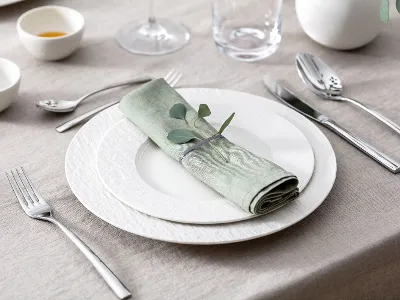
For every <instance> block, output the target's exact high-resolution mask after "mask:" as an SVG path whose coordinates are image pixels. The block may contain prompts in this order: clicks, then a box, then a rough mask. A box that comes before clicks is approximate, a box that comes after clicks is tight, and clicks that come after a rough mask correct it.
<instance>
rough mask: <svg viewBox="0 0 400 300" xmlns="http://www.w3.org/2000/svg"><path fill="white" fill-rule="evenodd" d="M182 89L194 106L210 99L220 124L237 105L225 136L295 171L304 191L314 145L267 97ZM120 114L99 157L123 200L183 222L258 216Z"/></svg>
mask: <svg viewBox="0 0 400 300" xmlns="http://www.w3.org/2000/svg"><path fill="white" fill-rule="evenodd" d="M183 94H184V98H185V99H186V100H187V101H188V102H189V104H190V105H192V106H193V107H195V108H197V107H198V106H199V104H201V103H204V102H205V101H206V102H207V104H208V105H209V106H210V108H211V111H212V115H211V116H210V117H208V118H207V120H208V121H209V122H210V123H211V124H213V125H214V127H215V128H219V127H220V126H221V123H222V122H223V121H224V119H225V118H226V116H227V115H229V114H230V113H231V112H233V111H235V112H236V115H235V118H234V119H233V121H232V123H231V124H230V126H229V127H228V128H227V129H226V130H225V131H224V136H225V137H226V138H228V139H229V140H230V141H232V142H233V143H235V144H237V145H239V146H241V147H243V148H246V149H247V150H249V151H251V152H253V153H254V154H257V155H259V156H261V157H264V158H266V159H268V160H270V161H272V162H274V163H276V164H277V165H279V166H281V167H282V168H284V169H285V170H287V171H289V172H291V173H293V174H295V175H296V176H297V177H298V179H299V189H300V191H302V190H303V189H304V188H305V186H306V185H307V183H308V182H309V181H310V179H311V176H312V173H313V170H314V153H313V150H312V148H311V145H310V143H309V142H308V140H307V138H306V137H305V136H304V135H303V133H302V132H301V131H300V130H298V129H297V128H296V127H295V126H294V125H293V124H292V123H290V122H289V121H287V120H286V119H284V118H282V117H281V116H279V115H277V114H273V113H269V112H267V111H268V105H267V104H266V102H265V101H264V102H261V101H257V100H256V101H254V96H253V95H250V94H243V93H235V94H233V95H232V94H230V95H229V97H226V98H224V97H225V95H224V93H221V92H216V90H196V89H191V90H190V91H189V92H187V91H184V92H183ZM255 112H256V113H255ZM121 119H122V120H121V121H120V122H118V123H117V124H116V125H115V126H114V127H112V128H111V129H110V131H109V132H108V133H107V134H106V135H105V137H104V139H103V141H102V143H101V144H100V147H99V150H98V157H97V167H98V172H99V176H100V178H101V180H102V182H103V184H104V185H105V187H106V188H107V189H108V190H109V191H110V192H111V193H112V194H113V195H114V196H115V197H116V198H117V199H118V200H120V201H121V202H123V203H125V204H126V205H129V206H130V207H132V208H133V209H136V210H138V211H140V212H142V213H145V214H147V215H150V216H153V217H157V218H160V219H164V220H168V221H175V222H180V223H190V224H219V223H230V222H237V221H242V220H246V219H250V218H253V217H254V215H253V214H251V213H249V212H246V211H244V210H242V209H241V208H240V207H239V206H237V205H236V204H234V203H233V202H231V201H229V200H228V199H226V198H225V197H223V196H222V195H220V194H218V193H217V192H215V191H214V190H213V189H211V188H210V187H208V186H207V185H205V184H204V183H202V182H201V181H199V180H198V179H196V178H195V177H194V176H193V175H191V174H190V173H189V172H187V171H186V170H185V168H183V167H182V166H181V165H180V164H179V162H177V161H175V160H174V159H173V158H171V157H170V156H169V155H168V154H166V153H164V152H163V151H162V150H161V149H160V148H159V147H157V146H156V145H155V144H154V143H153V142H151V141H150V140H149V139H148V137H147V136H146V135H145V134H143V133H142V132H141V131H140V129H138V128H137V127H136V126H135V125H134V124H132V123H131V122H130V121H129V120H128V119H126V118H124V117H123V115H122V113H121Z"/></svg>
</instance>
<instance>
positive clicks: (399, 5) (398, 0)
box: [396, 0, 400, 13]
mask: <svg viewBox="0 0 400 300" xmlns="http://www.w3.org/2000/svg"><path fill="white" fill-rule="evenodd" d="M396 9H397V11H398V12H399V13H400V0H396Z"/></svg>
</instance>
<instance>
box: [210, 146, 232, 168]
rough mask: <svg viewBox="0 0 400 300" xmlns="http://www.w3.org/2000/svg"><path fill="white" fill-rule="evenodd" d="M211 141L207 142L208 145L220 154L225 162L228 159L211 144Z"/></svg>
mask: <svg viewBox="0 0 400 300" xmlns="http://www.w3.org/2000/svg"><path fill="white" fill-rule="evenodd" d="M211 143H212V141H210V142H209V145H210V146H211V147H212V148H213V149H214V150H215V151H216V152H217V153H218V154H219V156H221V157H222V159H223V160H224V161H225V162H226V163H227V162H228V160H227V159H226V158H225V156H223V155H222V153H221V152H219V150H218V149H217V148H215V146H214V145H213V144H211Z"/></svg>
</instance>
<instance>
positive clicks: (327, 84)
mask: <svg viewBox="0 0 400 300" xmlns="http://www.w3.org/2000/svg"><path fill="white" fill-rule="evenodd" d="M296 66H297V71H298V73H299V76H300V77H301V78H302V80H303V81H304V83H305V84H306V85H307V86H308V87H309V88H310V89H311V90H312V91H313V92H314V93H316V94H317V95H318V96H320V97H322V98H323V99H328V100H335V101H345V102H349V103H351V104H354V105H356V106H358V107H360V108H362V109H363V110H365V111H366V112H368V113H369V114H371V115H373V116H374V117H376V118H377V119H378V120H380V121H381V122H383V123H384V124H386V125H387V126H389V127H390V128H391V129H393V130H394V131H396V132H397V133H399V134H400V127H399V126H398V125H397V124H395V123H394V122H393V121H391V120H389V119H387V118H386V117H384V116H383V115H381V114H380V113H378V112H376V111H374V110H372V109H371V108H368V107H367V106H365V105H364V104H362V103H361V102H359V101H357V100H354V99H351V98H347V97H344V96H343V86H342V82H341V80H340V79H339V77H338V76H337V75H336V73H335V72H334V71H333V70H332V69H331V68H330V67H329V66H328V65H327V64H325V63H324V62H323V61H322V60H321V59H319V58H318V57H315V56H313V55H312V54H308V53H299V54H297V56H296ZM264 84H265V86H266V87H267V89H268V91H269V92H270V93H272V94H273V95H274V96H275V97H276V98H277V99H278V100H280V101H282V102H283V103H285V104H286V105H287V106H289V107H291V108H292V109H294V110H296V111H297V112H299V113H301V114H302V115H304V116H306V117H307V118H309V119H311V120H313V121H316V122H318V123H319V124H321V125H323V126H325V127H327V128H329V129H330V130H331V131H333V132H334V133H336V134H338V135H339V136H340V137H342V138H343V139H345V140H346V141H347V142H349V143H350V144H352V145H353V146H355V147H356V148H358V149H359V150H360V151H362V152H364V153H365V154H366V155H368V156H369V157H371V158H372V159H374V160H375V161H377V162H378V163H380V164H381V165H382V166H384V167H385V168H386V169H388V170H389V171H391V172H392V173H395V174H397V173H399V172H400V164H399V163H398V162H396V161H395V160H393V159H392V158H390V157H389V156H387V155H386V154H384V153H382V152H380V151H379V150H377V149H375V148H374V147H373V146H371V145H370V144H368V143H367V142H365V141H363V140H362V139H360V138H359V137H357V136H356V135H355V134H353V133H352V132H350V131H348V130H347V129H345V128H344V127H342V126H341V125H340V124H338V123H336V122H335V121H333V120H332V119H330V118H329V117H327V116H325V115H323V114H322V113H320V112H318V111H317V110H315V109H314V108H312V107H311V106H309V105H308V104H307V103H305V102H304V101H302V100H300V98H299V97H298V96H296V95H295V94H294V93H293V92H291V91H290V90H289V89H288V88H287V87H285V85H284V83H283V82H281V81H279V80H275V79H273V78H271V77H270V76H265V77H264Z"/></svg>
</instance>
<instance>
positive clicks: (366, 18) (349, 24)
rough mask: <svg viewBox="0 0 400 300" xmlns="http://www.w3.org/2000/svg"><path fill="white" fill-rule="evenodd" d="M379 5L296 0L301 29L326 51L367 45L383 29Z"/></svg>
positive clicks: (373, 0)
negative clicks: (327, 48)
mask: <svg viewBox="0 0 400 300" xmlns="http://www.w3.org/2000/svg"><path fill="white" fill-rule="evenodd" d="M393 1H394V0H393ZM393 1H390V2H393ZM380 2H381V0H296V12H297V17H298V19H299V22H300V25H301V26H302V28H303V30H304V31H305V33H306V34H307V35H308V36H309V37H310V38H312V39H313V40H314V41H316V42H317V43H319V44H321V45H324V46H326V47H329V48H333V49H338V50H349V49H354V48H358V47H361V46H364V45H366V44H368V43H369V42H371V41H372V40H373V39H374V38H375V37H376V36H377V35H378V33H379V32H380V30H381V29H382V27H383V25H384V23H383V22H382V21H381V20H380V18H379V11H380ZM390 4H391V5H393V4H392V3H390Z"/></svg>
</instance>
